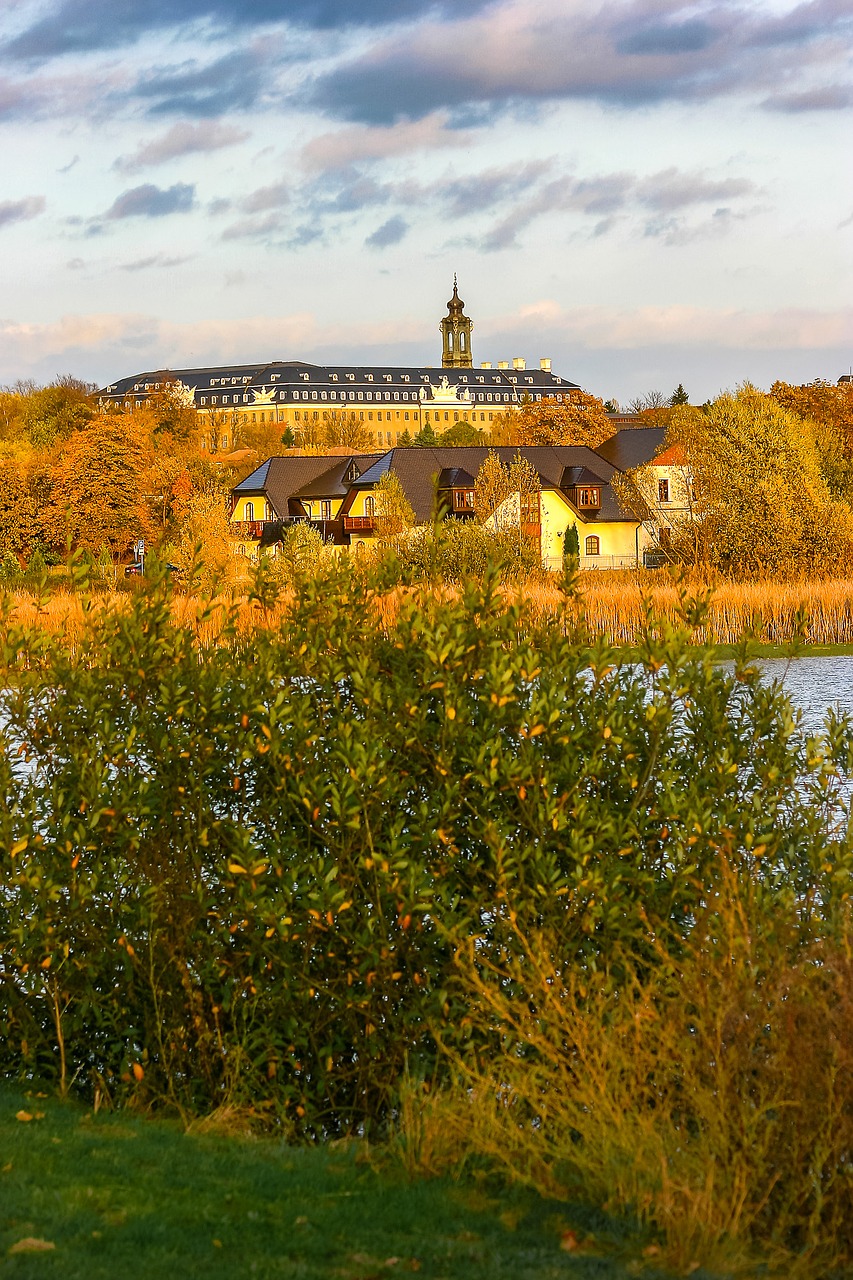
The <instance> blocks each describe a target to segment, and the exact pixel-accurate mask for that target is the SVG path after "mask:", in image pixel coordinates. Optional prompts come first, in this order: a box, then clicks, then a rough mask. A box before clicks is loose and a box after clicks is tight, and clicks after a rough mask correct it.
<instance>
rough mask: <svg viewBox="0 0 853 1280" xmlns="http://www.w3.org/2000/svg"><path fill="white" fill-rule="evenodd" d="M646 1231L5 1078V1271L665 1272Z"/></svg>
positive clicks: (471, 1276) (343, 1154)
mask: <svg viewBox="0 0 853 1280" xmlns="http://www.w3.org/2000/svg"><path fill="white" fill-rule="evenodd" d="M18 1112H24V1113H26V1114H28V1115H30V1116H32V1119H31V1120H28V1121H27V1120H25V1119H18V1118H16V1116H17V1113H18ZM570 1233H571V1234H570ZM573 1237H574V1238H576V1239H577V1240H578V1242H579V1247H578V1248H577V1249H575V1248H572V1249H571V1251H567V1248H566V1246H569V1245H571V1246H573V1244H574V1239H573ZM27 1240H30V1241H44V1242H49V1243H50V1244H52V1245H53V1246H54V1248H53V1249H44V1248H42V1249H39V1250H37V1251H36V1249H35V1248H34V1246H33V1245H30V1248H29V1249H28V1250H27V1251H18V1250H17V1249H16V1248H15V1246H19V1248H20V1242H21V1241H27ZM644 1243H646V1244H647V1243H648V1242H647V1241H643V1240H641V1239H640V1238H639V1237H638V1236H636V1235H634V1236H633V1237H632V1235H631V1233H630V1232H629V1231H627V1230H626V1229H624V1228H622V1229H620V1224H618V1223H614V1222H613V1221H612V1220H610V1219H608V1218H606V1217H605V1216H604V1215H603V1214H596V1213H595V1212H594V1211H592V1210H584V1209H582V1208H579V1207H568V1206H565V1205H559V1204H555V1203H553V1202H551V1203H548V1202H546V1201H543V1200H541V1199H540V1198H539V1197H537V1196H536V1195H534V1194H533V1193H532V1192H529V1191H525V1190H523V1189H514V1190H510V1191H499V1190H496V1189H495V1187H494V1186H486V1185H484V1184H480V1185H478V1184H477V1183H476V1182H472V1181H469V1182H467V1183H464V1184H455V1183H453V1182H448V1181H440V1180H424V1181H418V1182H415V1183H409V1182H406V1181H405V1179H404V1178H403V1177H402V1175H400V1176H397V1177H395V1176H391V1175H389V1174H387V1173H385V1174H380V1173H377V1172H376V1171H375V1170H374V1169H373V1168H371V1166H370V1165H369V1164H368V1163H367V1162H366V1161H364V1160H363V1159H360V1158H359V1144H357V1143H353V1144H349V1145H338V1146H331V1147H326V1148H310V1149H306V1148H293V1147H287V1146H285V1145H284V1144H283V1143H282V1142H279V1141H277V1140H273V1139H250V1138H237V1137H224V1136H213V1135H209V1134H208V1135H199V1134H186V1133H185V1132H184V1131H183V1130H182V1128H181V1127H180V1126H179V1125H178V1124H175V1123H171V1122H167V1121H154V1120H148V1119H145V1118H143V1117H135V1116H133V1115H131V1114H128V1113H126V1112H124V1113H121V1114H112V1115H110V1114H106V1115H104V1114H103V1113H102V1114H101V1115H98V1116H94V1115H92V1113H91V1112H90V1111H88V1110H86V1109H85V1108H84V1107H81V1106H79V1105H77V1104H74V1103H68V1102H60V1101H59V1100H57V1099H54V1098H52V1097H42V1098H39V1097H37V1096H35V1095H34V1094H33V1093H24V1092H23V1091H20V1090H17V1089H15V1088H13V1087H11V1086H9V1085H5V1086H0V1276H2V1277H3V1280H6V1277H10V1278H11V1277H15V1280H24V1278H26V1280H50V1278H51V1277H57V1280H58V1278H59V1277H62V1280H100V1278H101V1277H103V1278H104V1280H124V1278H125V1277H132V1278H133V1280H149V1278H150V1280H155V1278H156V1280H171V1278H172V1277H178V1278H180V1277H194V1276H199V1277H201V1276H203V1277H205V1280H215V1278H216V1277H222V1278H223V1280H225V1278H226V1277H227V1280H237V1278H242V1277H248V1276H257V1277H266V1276H269V1277H274V1276H275V1277H277V1276H288V1277H299V1280H312V1278H313V1277H320V1276H323V1277H326V1276H329V1277H340V1280H374V1278H377V1280H379V1278H381V1280H393V1277H395V1276H397V1277H402V1276H406V1275H410V1274H414V1273H417V1274H419V1275H420V1276H421V1277H423V1280H428V1278H429V1280H501V1278H502V1277H506V1280H524V1277H537V1280H538V1278H540V1277H541V1278H543V1280H546V1278H550V1277H555V1278H556V1277H565V1278H566V1280H626V1278H627V1277H628V1276H636V1275H638V1274H639V1273H642V1274H643V1276H645V1277H646V1278H647V1280H652V1277H653V1276H656V1275H657V1276H659V1275H660V1274H661V1273H659V1272H657V1271H656V1270H655V1269H653V1264H652V1263H651V1261H650V1260H649V1259H648V1258H647V1257H646V1258H644V1257H643V1244H644ZM701 1276H702V1273H701V1272H698V1271H697V1272H695V1273H694V1280H701Z"/></svg>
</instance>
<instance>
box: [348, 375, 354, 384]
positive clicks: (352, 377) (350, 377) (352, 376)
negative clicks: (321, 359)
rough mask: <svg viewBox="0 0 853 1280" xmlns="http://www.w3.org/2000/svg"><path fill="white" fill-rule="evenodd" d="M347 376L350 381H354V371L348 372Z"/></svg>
mask: <svg viewBox="0 0 853 1280" xmlns="http://www.w3.org/2000/svg"><path fill="white" fill-rule="evenodd" d="M347 377H348V378H349V380H350V382H355V374H354V373H348V374H347Z"/></svg>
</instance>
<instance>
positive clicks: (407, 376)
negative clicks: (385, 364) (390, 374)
mask: <svg viewBox="0 0 853 1280" xmlns="http://www.w3.org/2000/svg"><path fill="white" fill-rule="evenodd" d="M403 381H404V382H408V381H409V375H408V374H407V373H404V374H403Z"/></svg>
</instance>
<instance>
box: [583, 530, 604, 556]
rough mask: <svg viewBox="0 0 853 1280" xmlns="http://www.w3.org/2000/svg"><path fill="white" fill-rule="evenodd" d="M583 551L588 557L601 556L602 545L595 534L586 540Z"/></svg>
mask: <svg viewBox="0 0 853 1280" xmlns="http://www.w3.org/2000/svg"><path fill="white" fill-rule="evenodd" d="M583 549H584V553H585V554H586V555H588V556H597V555H599V554H600V552H601V543H600V542H599V540H598V538H597V537H596V536H595V534H594V533H591V534H590V535H589V537H588V538H584V543H583Z"/></svg>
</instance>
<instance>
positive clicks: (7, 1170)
mask: <svg viewBox="0 0 853 1280" xmlns="http://www.w3.org/2000/svg"><path fill="white" fill-rule="evenodd" d="M11 1172H12V1161H11V1160H10V1161H9V1163H8V1164H4V1165H3V1168H2V1169H0V1173H11Z"/></svg>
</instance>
